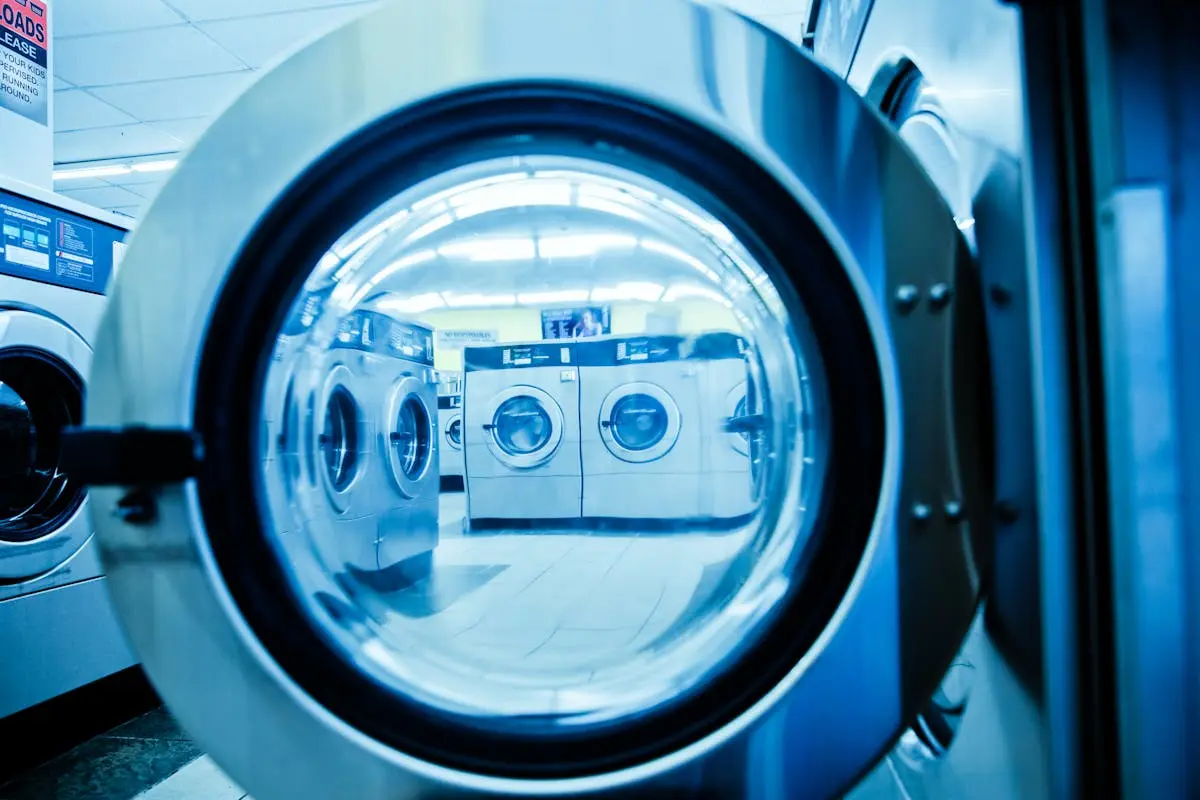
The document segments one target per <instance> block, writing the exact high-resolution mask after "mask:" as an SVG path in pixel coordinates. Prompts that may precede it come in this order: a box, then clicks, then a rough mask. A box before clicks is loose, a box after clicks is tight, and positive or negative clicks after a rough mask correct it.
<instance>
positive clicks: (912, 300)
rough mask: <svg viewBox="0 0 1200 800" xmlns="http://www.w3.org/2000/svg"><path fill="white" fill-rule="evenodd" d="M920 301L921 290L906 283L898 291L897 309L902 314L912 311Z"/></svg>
mask: <svg viewBox="0 0 1200 800" xmlns="http://www.w3.org/2000/svg"><path fill="white" fill-rule="evenodd" d="M920 301H921V290H920V289H918V288H917V287H915V286H913V285H912V284H909V283H906V284H905V285H903V286H901V287H900V288H899V289H897V290H896V308H898V309H899V310H900V313H902V314H907V313H908V312H910V311H912V310H913V309H914V308H916V307H917V303H919V302H920Z"/></svg>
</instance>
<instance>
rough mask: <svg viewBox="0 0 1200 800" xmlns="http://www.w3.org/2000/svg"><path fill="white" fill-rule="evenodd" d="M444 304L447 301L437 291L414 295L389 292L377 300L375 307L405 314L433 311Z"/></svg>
mask: <svg viewBox="0 0 1200 800" xmlns="http://www.w3.org/2000/svg"><path fill="white" fill-rule="evenodd" d="M444 305H446V301H445V300H443V299H442V296H441V295H440V294H438V293H437V292H428V293H426V294H416V295H412V296H408V295H402V294H389V295H387V296H386V297H381V298H379V299H378V300H376V301H375V307H376V308H378V309H380V310H382V311H399V312H401V313H403V314H420V313H421V312H423V311H432V310H433V309H435V308H441V307H443V306H444Z"/></svg>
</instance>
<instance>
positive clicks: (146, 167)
mask: <svg viewBox="0 0 1200 800" xmlns="http://www.w3.org/2000/svg"><path fill="white" fill-rule="evenodd" d="M177 166H179V162H178V161H177V160H175V159H168V160H165V161H142V162H140V163H137V164H132V165H130V169H132V170H133V171H134V172H170V171H171V170H173V169H175V167H177Z"/></svg>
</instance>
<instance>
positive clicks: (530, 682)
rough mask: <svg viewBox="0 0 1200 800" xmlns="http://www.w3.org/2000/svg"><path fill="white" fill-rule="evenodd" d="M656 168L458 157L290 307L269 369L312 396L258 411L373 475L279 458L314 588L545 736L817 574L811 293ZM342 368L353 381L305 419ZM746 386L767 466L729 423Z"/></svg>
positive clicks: (372, 222)
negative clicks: (321, 483)
mask: <svg viewBox="0 0 1200 800" xmlns="http://www.w3.org/2000/svg"><path fill="white" fill-rule="evenodd" d="M614 158H616V156H615V155H614ZM622 158H624V156H622ZM655 172H656V170H655V169H654V168H652V167H651V165H645V164H636V163H633V162H629V163H625V164H621V163H616V162H615V161H614V162H613V163H608V162H602V161H598V160H594V159H590V158H581V157H577V156H574V155H570V154H555V153H546V154H541V155H523V156H519V157H512V158H502V159H496V160H491V161H480V162H478V163H468V164H464V165H462V166H461V167H458V168H455V169H452V170H450V171H447V172H445V173H443V174H440V175H437V176H435V177H433V178H430V179H429V180H428V181H426V182H425V183H422V184H419V185H416V186H413V187H410V188H408V189H407V190H405V191H403V192H401V193H400V194H398V195H397V196H396V197H395V198H394V199H392V200H391V201H389V202H388V203H386V204H385V205H383V206H382V207H380V208H379V209H377V210H376V211H375V212H374V213H373V214H371V215H369V216H368V217H367V218H366V219H364V220H362V221H361V222H360V223H359V224H358V225H357V226H355V227H354V228H353V229H352V230H349V231H346V232H345V234H344V235H343V236H342V237H341V239H340V240H339V241H338V242H337V243H336V244H335V245H334V246H333V247H332V248H331V250H330V251H329V253H328V254H327V255H326V256H325V257H324V258H322V259H321V260H320V262H319V263H316V264H313V265H312V267H311V275H310V276H309V279H308V281H307V284H306V287H305V289H304V291H303V292H302V293H301V294H300V296H299V297H298V298H297V299H296V300H295V302H294V305H293V307H292V308H291V309H290V313H289V314H286V315H284V316H285V317H286V318H287V319H289V320H292V321H293V322H292V323H291V324H290V325H289V326H288V327H286V328H284V329H281V330H280V332H279V341H278V343H277V348H276V352H277V354H280V355H278V356H277V358H275V359H274V360H273V361H272V363H271V364H270V366H269V368H268V369H269V371H278V374H279V375H283V374H287V375H289V376H291V377H290V380H291V384H289V386H292V385H294V389H291V388H290V389H289V391H288V393H287V399H286V401H285V404H286V405H287V406H288V409H287V410H286V411H284V412H283V413H280V414H272V415H269V417H268V418H267V420H266V421H267V424H268V425H274V426H281V425H283V424H284V421H286V424H287V425H291V426H317V427H318V429H319V430H320V431H321V433H320V436H319V437H317V440H316V442H317V443H316V448H317V449H319V452H317V451H316V450H314V452H310V453H303V452H302V453H300V454H299V457H300V458H301V459H302V460H305V461H307V462H308V463H314V462H315V463H317V464H320V465H321V467H322V468H323V469H325V470H326V472H327V475H328V478H329V481H328V483H329V484H330V485H331V486H333V487H334V488H335V490H337V491H341V490H345V489H347V487H349V486H350V484H351V483H353V484H354V489H353V491H352V492H349V491H347V492H346V493H345V496H342V497H339V498H332V497H331V495H330V494H329V493H328V492H324V491H316V490H315V489H314V488H313V487H312V486H311V485H308V484H305V483H304V482H303V481H300V480H299V479H298V476H297V475H295V474H294V473H290V472H287V471H284V470H278V469H267V468H264V470H263V474H262V480H263V482H264V491H263V493H262V495H263V497H264V498H290V499H288V500H287V501H286V503H284V502H283V501H281V500H277V499H276V500H264V502H263V514H264V519H265V521H266V523H267V528H268V530H269V531H270V532H271V534H272V535H273V536H275V537H276V538H277V540H278V543H279V545H280V546H279V547H278V548H277V549H278V552H279V553H280V558H281V559H284V562H285V565H286V566H287V567H288V570H289V572H290V574H291V575H292V579H293V580H292V583H293V588H294V591H295V594H296V599H297V601H298V602H299V603H301V604H302V605H303V606H304V607H305V609H306V611H307V613H308V615H309V616H310V618H311V619H312V621H313V624H314V625H318V626H321V627H323V628H324V629H326V631H327V633H328V636H327V637H326V638H327V639H328V640H330V641H332V642H334V643H336V646H337V647H340V648H343V649H344V650H345V652H346V654H347V657H348V660H349V661H350V662H352V663H354V664H356V665H358V668H360V669H361V670H363V671H364V673H366V674H367V675H368V676H369V678H370V679H371V680H373V681H376V682H377V683H380V684H382V685H385V686H387V687H390V688H391V690H393V691H395V692H397V693H400V694H402V695H404V696H405V697H407V698H409V699H411V700H412V701H414V702H417V703H420V704H424V705H425V706H427V707H428V708H429V709H431V710H435V711H436V710H441V711H452V712H454V713H456V714H458V715H459V716H460V718H461V719H464V720H466V721H467V724H472V725H477V726H482V727H502V726H504V725H506V724H509V723H510V722H511V721H512V720H513V718H515V717H521V718H522V720H523V721H524V723H523V724H525V725H526V726H527V727H528V726H534V728H536V729H537V730H539V731H544V732H545V733H546V734H547V735H551V734H553V732H554V731H555V730H558V729H559V728H561V727H579V726H588V725H594V724H601V723H606V722H610V721H612V720H617V719H621V718H622V717H625V716H627V715H632V714H640V713H643V712H644V711H646V710H647V709H652V708H661V707H664V706H665V705H667V704H670V703H671V702H672V701H673V700H674V699H676V698H678V697H680V696H682V695H685V694H687V693H689V692H692V691H694V690H695V689H697V688H698V687H699V686H701V685H703V684H704V683H705V682H706V681H708V680H710V679H711V678H712V677H713V676H714V675H716V674H719V673H720V672H721V671H723V670H725V669H726V668H728V666H729V665H730V664H731V663H733V661H734V660H736V659H737V658H739V657H740V655H741V654H742V653H743V652H744V651H745V649H746V648H747V647H748V646H749V645H751V644H752V643H753V642H754V640H755V638H756V637H757V636H758V635H759V634H760V633H761V631H762V630H763V629H764V626H765V625H766V624H768V623H769V622H770V620H771V619H772V617H773V614H774V613H775V611H776V610H777V609H778V608H779V606H780V603H781V601H782V600H783V598H785V597H786V596H787V594H788V591H789V588H790V587H791V586H793V585H794V583H795V582H796V581H798V580H801V579H803V577H804V576H803V575H802V574H800V573H798V572H797V569H798V566H797V565H798V564H800V563H802V562H803V556H804V554H805V552H806V550H807V548H808V547H809V545H810V542H809V534H810V532H809V526H810V524H811V522H812V518H811V516H810V515H809V514H808V513H807V511H806V508H807V506H808V504H809V503H810V502H816V500H815V498H816V497H817V496H819V494H820V492H821V486H822V476H823V474H824V472H823V471H824V464H825V453H824V451H823V447H824V444H823V443H824V438H825V435H826V434H825V428H824V419H825V414H826V411H827V410H826V409H825V407H824V384H823V382H822V381H823V379H822V372H821V363H820V360H819V358H817V356H816V351H815V347H814V345H813V343H812V338H811V334H810V332H809V330H808V327H807V322H806V319H805V317H804V313H803V309H801V308H795V307H793V308H791V309H790V310H789V309H788V308H786V307H785V304H784V302H783V300H781V295H780V293H779V292H778V291H777V288H776V285H775V283H774V282H773V281H774V279H775V278H773V277H771V276H768V273H767V269H768V265H767V263H766V262H765V261H762V260H760V259H761V258H764V256H763V254H758V253H754V252H752V251H751V250H750V249H749V248H748V247H747V246H746V245H744V244H743V243H742V242H741V241H740V239H739V234H737V233H735V228H736V225H737V223H736V221H735V220H721V221H719V220H718V219H717V218H716V217H715V216H714V215H713V214H712V213H711V212H710V211H709V210H707V209H706V208H705V206H704V203H705V202H707V201H706V200H704V198H703V197H701V196H699V195H697V197H696V198H694V199H693V198H692V197H690V196H689V194H688V191H687V190H684V189H679V188H672V187H686V186H687V185H688V184H687V182H686V181H685V180H684V179H683V178H682V177H681V176H677V175H659V176H657V177H650V174H652V173H655ZM790 294H791V293H790V292H788V295H789V296H790ZM314 298H316V299H314ZM318 299H319V301H318ZM575 321H583V322H585V323H586V324H585V325H583V327H584V328H586V330H583V329H582V328H580V326H579V325H575V324H574V322H575ZM368 322H369V325H368V324H367V323H368ZM568 323H570V324H568ZM577 328H580V330H578V331H577V330H576V329H577ZM355 331H359V334H358V335H355V333H354V332H355ZM367 331H369V333H370V335H367V333H365V332H367ZM334 351H336V353H337V357H336V358H334V357H332V356H331V355H330V354H331V353H332V352H334ZM335 364H336V368H337V369H342V368H345V369H346V370H348V371H349V372H350V373H351V375H352V376H353V377H352V381H353V386H354V394H353V395H351V394H350V393H349V392H348V391H346V390H345V389H344V388H342V389H335V390H334V391H333V392H332V393H331V394H330V395H329V401H328V403H327V404H326V407H325V408H322V409H320V411H319V414H320V416H318V417H316V418H315V419H314V418H313V417H314V412H313V407H312V404H313V400H312V398H313V397H314V396H321V391H322V387H324V386H326V385H328V383H329V381H330V380H331V377H330V376H331V370H332V369H333V368H334V367H333V366H332V365H335ZM273 374H275V373H274V372H270V373H269V374H268V382H269V381H270V380H271V375H273ZM450 375H453V376H455V377H454V380H453V381H452V382H451V381H449V379H448V377H447V376H450ZM751 379H753V381H754V384H753V385H754V386H755V399H754V402H753V409H754V412H753V413H754V415H755V418H756V419H757V420H758V421H757V422H756V424H757V425H758V427H757V428H756V429H755V432H754V434H753V436H752V437H751V438H752V441H753V448H754V458H753V459H751V458H747V456H746V454H745V453H744V452H739V451H738V450H737V449H735V448H734V447H731V446H730V442H731V439H732V440H738V441H742V439H741V438H740V437H739V436H731V434H730V431H729V429H728V428H727V425H728V420H729V418H730V415H731V414H733V415H734V416H739V417H744V416H746V408H747V403H746V401H745V399H742V400H741V401H740V402H739V403H738V404H737V408H736V411H735V410H734V408H733V406H732V405H731V400H732V399H733V398H735V397H737V396H738V395H737V394H736V393H737V392H738V391H741V392H742V394H743V395H744V391H745V389H744V387H745V386H746V385H747V383H748V381H750V380H751ZM398 381H407V382H408V383H406V384H405V385H406V386H409V385H415V386H418V387H420V388H419V389H417V390H414V391H415V392H416V394H415V395H414V396H413V397H412V398H410V399H411V400H412V402H411V403H410V402H409V401H408V400H405V401H404V402H402V403H400V404H399V405H398V406H395V405H392V398H394V397H395V394H394V393H392V389H393V387H395V386H396V384H397V382H398ZM414 381H415V383H413V382H414ZM621 387H626V388H625V389H622V388H621ZM738 387H742V389H740V390H739V388H738ZM439 388H440V389H441V393H442V394H443V398H442V399H443V400H444V401H445V404H443V405H442V406H441V408H442V413H444V414H449V413H451V412H453V413H454V414H456V415H458V417H457V418H456V419H455V421H454V422H453V423H451V424H447V423H446V421H445V420H446V418H445V417H443V419H442V420H441V421H440V422H438V428H437V429H436V430H440V431H444V435H443V436H436V435H430V432H431V431H434V430H435V429H434V428H433V427H432V424H431V423H432V421H433V420H432V417H431V416H430V415H431V414H433V413H434V412H433V411H430V410H429V409H437V408H439V405H438V394H439ZM622 392H624V393H623V394H622ZM606 403H607V405H605V404H606ZM802 412H803V413H802ZM806 426H807V427H806ZM305 429H306V430H311V427H309V428H305ZM746 435H747V434H741V436H746ZM296 441H297V447H298V448H299V449H301V450H303V449H304V448H305V447H309V448H312V447H313V445H312V444H310V443H312V442H313V441H314V439H313V438H312V437H311V436H307V437H306V436H300V437H296ZM613 442H615V443H616V445H615V446H613ZM452 444H453V445H456V446H458V447H459V448H461V449H454V448H452V446H451V445H452ZM743 450H745V448H743ZM450 452H455V453H456V454H457V455H456V456H455V458H456V459H458V460H457V461H454V462H452V461H451V460H450V458H449V457H448V454H449V453H450ZM548 453H549V455H547V454H548ZM377 461H378V462H380V463H382V464H387V463H389V462H390V463H391V464H392V465H393V470H392V474H395V472H396V471H399V472H402V473H403V475H404V477H405V479H406V480H404V481H397V480H390V479H387V478H385V477H380V476H384V475H386V474H387V473H388V470H383V469H373V468H372V465H373V464H375V462H377ZM752 462H753V463H752ZM452 464H453V465H455V466H453V467H452V466H451V465H452ZM451 468H454V469H457V470H460V472H461V474H462V475H463V479H462V481H461V483H459V484H457V485H455V486H454V490H447V491H441V488H440V487H441V483H440V481H439V472H440V471H441V472H445V471H447V470H449V469H451ZM273 481H286V482H288V483H289V486H287V487H284V488H286V491H280V490H279V489H280V487H277V486H275V485H274V484H273V483H272V482H273ZM400 483H403V484H404V485H403V486H400V485H399V484H400ZM293 521H295V522H294V524H293ZM298 544H299V546H297V545H298ZM285 554H286V555H285ZM373 570H377V571H378V575H375V576H374V577H372V578H371V579H369V580H368V579H366V578H364V577H363V576H364V573H369V572H371V571H373ZM397 575H402V576H403V578H402V579H399V578H396V577H395V576H397ZM385 578H387V579H386V580H385ZM349 610H353V613H350V612H349ZM349 620H353V623H351V622H350V621H349Z"/></svg>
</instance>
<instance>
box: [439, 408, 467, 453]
mask: <svg viewBox="0 0 1200 800" xmlns="http://www.w3.org/2000/svg"><path fill="white" fill-rule="evenodd" d="M443 433H444V435H445V437H446V444H447V445H449V446H450V447H452V448H454V449H455V450H462V446H463V421H462V412H461V411H456V412H455V413H454V414H452V415H450V418H449V419H448V420H447V421H446V429H445V431H444V432H443Z"/></svg>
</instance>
